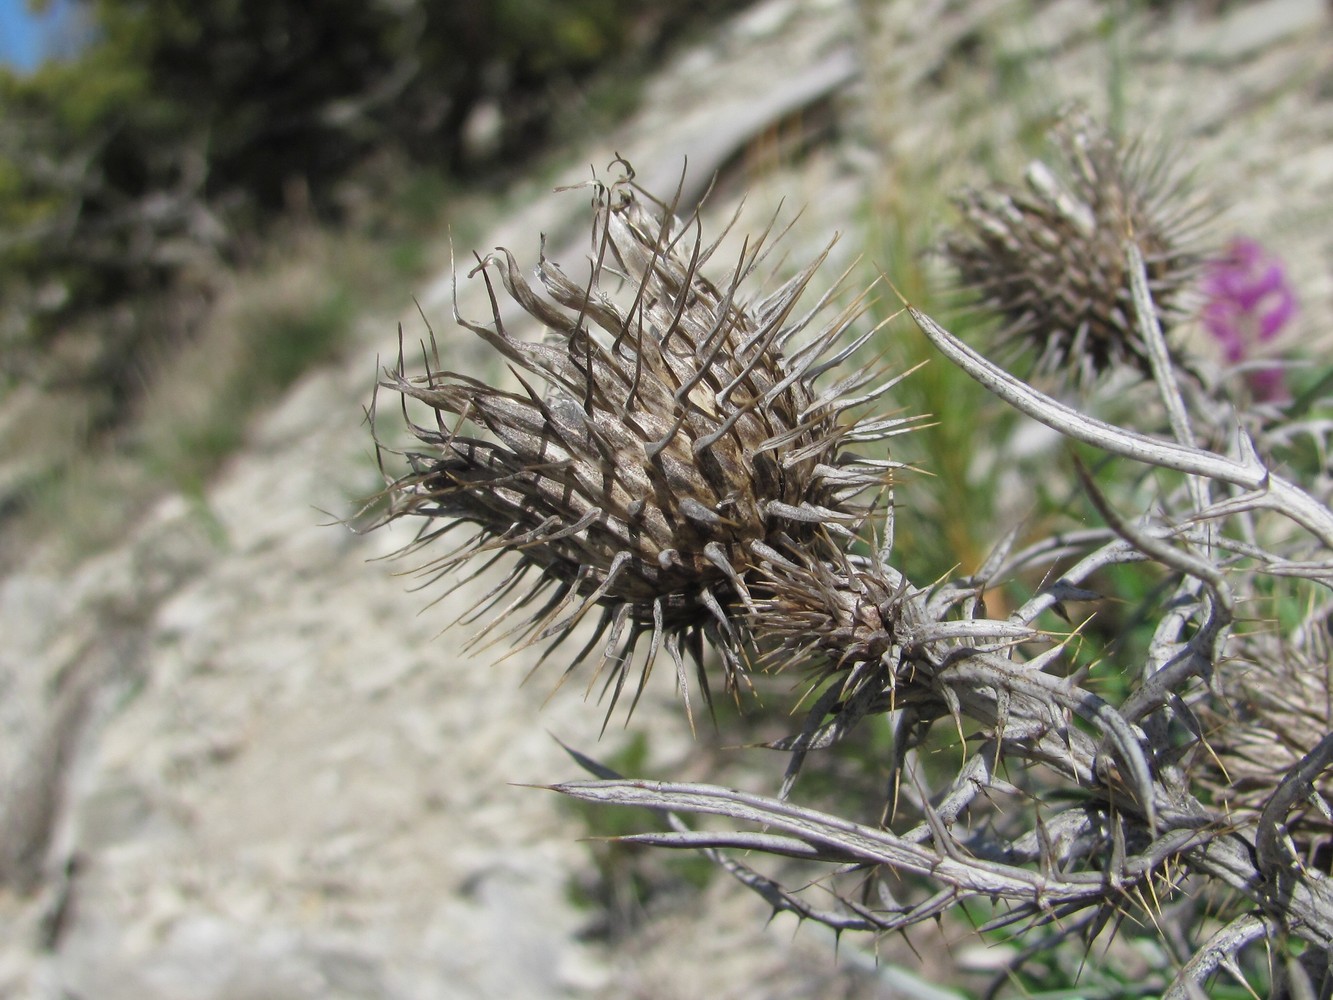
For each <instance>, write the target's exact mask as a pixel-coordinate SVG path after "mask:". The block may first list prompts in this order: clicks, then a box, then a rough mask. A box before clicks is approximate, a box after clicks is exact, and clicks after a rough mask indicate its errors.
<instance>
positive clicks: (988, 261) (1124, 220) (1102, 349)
mask: <svg viewBox="0 0 1333 1000" xmlns="http://www.w3.org/2000/svg"><path fill="white" fill-rule="evenodd" d="M1053 137H1054V140H1055V147H1056V154H1057V156H1056V160H1055V165H1054V168H1052V167H1051V166H1048V165H1047V164H1045V163H1042V162H1040V161H1038V162H1034V163H1033V164H1032V165H1031V166H1029V167H1028V171H1027V177H1026V187H1025V188H1018V187H1013V186H1009V185H996V186H994V187H991V188H987V189H985V190H980V191H967V192H965V193H964V194H962V195H961V196H960V197H959V198H958V199H957V204H958V208H959V210H960V212H961V213H962V217H963V221H962V225H961V226H960V227H959V228H958V229H957V230H956V231H954V232H952V233H951V234H949V235H948V236H947V237H946V239H945V241H944V251H945V254H946V256H947V257H948V258H949V259H950V261H951V262H952V263H953V265H954V267H955V269H956V270H957V272H958V275H959V277H960V279H961V281H962V283H963V284H964V286H965V287H967V288H969V289H971V290H972V291H974V292H975V293H976V295H977V296H978V298H979V300H980V304H981V306H982V307H983V308H985V309H989V310H993V311H994V312H995V313H996V314H997V315H998V316H999V317H1000V319H1001V322H1002V329H1001V337H1002V339H1003V340H1004V341H1005V343H1007V344H1015V345H1021V346H1024V347H1027V348H1030V349H1031V350H1032V352H1033V353H1034V354H1035V357H1036V370H1037V371H1038V372H1040V373H1042V374H1056V375H1060V376H1064V377H1069V376H1072V377H1073V379H1074V380H1075V381H1077V382H1080V383H1082V384H1086V383H1088V382H1090V381H1091V380H1093V379H1094V378H1095V377H1096V376H1098V375H1101V374H1103V373H1104V372H1106V371H1107V370H1108V369H1109V368H1111V367H1113V366H1119V365H1130V366H1132V367H1134V368H1137V369H1139V370H1140V371H1142V372H1143V373H1145V374H1147V373H1148V372H1149V371H1150V364H1149V361H1148V353H1147V347H1146V345H1145V344H1143V342H1142V340H1141V338H1140V337H1139V335H1138V331H1137V328H1136V324H1135V317H1134V308H1133V300H1132V296H1131V294H1130V286H1129V276H1128V271H1127V266H1126V261H1125V241H1126V240H1127V239H1133V240H1134V241H1135V242H1136V243H1137V244H1138V247H1139V250H1140V252H1141V253H1142V254H1143V258H1144V261H1145V263H1146V265H1147V271H1148V283H1149V290H1150V291H1151V292H1152V295H1153V301H1154V303H1155V304H1156V306H1157V309H1158V312H1159V316H1158V318H1159V320H1160V321H1161V322H1162V324H1163V328H1164V329H1168V328H1169V327H1170V325H1171V321H1172V320H1173V319H1175V318H1176V307H1177V306H1178V305H1179V300H1180V294H1181V292H1182V291H1183V290H1184V288H1185V287H1186V286H1188V285H1189V284H1190V283H1191V282H1192V281H1193V280H1194V278H1195V276H1196V275H1197V273H1198V270H1199V267H1200V262H1201V260H1202V255H1201V253H1199V252H1198V251H1197V249H1195V248H1193V243H1194V240H1195V238H1196V235H1197V230H1198V227H1199V225H1200V224H1201V223H1202V221H1203V219H1204V214H1205V213H1204V212H1203V210H1202V207H1201V205H1200V203H1199V202H1198V201H1197V200H1196V199H1193V198H1191V197H1190V196H1189V195H1188V193H1187V191H1186V189H1185V186H1184V185H1183V184H1182V183H1181V182H1179V181H1177V180H1174V179H1173V178H1172V171H1171V170H1170V169H1169V165H1168V162H1167V159H1166V157H1165V156H1164V155H1160V154H1159V155H1154V154H1153V153H1151V152H1150V151H1149V150H1147V149H1146V148H1145V147H1144V146H1142V145H1140V144H1124V143H1121V142H1119V141H1117V140H1116V139H1115V138H1114V137H1112V136H1111V135H1110V134H1108V133H1107V132H1106V131H1105V130H1104V129H1102V128H1100V127H1099V126H1097V125H1096V124H1094V123H1093V122H1092V121H1091V120H1090V119H1088V118H1087V117H1086V116H1084V115H1080V114H1075V115H1071V116H1069V117H1067V118H1065V119H1063V120H1062V122H1061V124H1060V125H1058V126H1057V127H1056V129H1055V130H1054V134H1053Z"/></svg>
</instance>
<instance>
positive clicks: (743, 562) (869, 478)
mask: <svg viewBox="0 0 1333 1000" xmlns="http://www.w3.org/2000/svg"><path fill="white" fill-rule="evenodd" d="M623 166H625V168H626V176H624V177H622V178H620V179H618V180H616V181H615V182H614V183H612V184H610V185H609V186H607V185H603V184H601V183H597V184H596V185H595V192H596V194H595V198H594V225H593V241H592V269H591V276H590V278H589V280H588V281H587V283H586V284H584V283H576V282H574V281H571V280H570V279H569V278H568V277H567V276H566V274H565V272H564V271H562V270H561V269H560V267H559V266H557V265H556V264H555V263H553V262H552V261H550V260H548V259H547V258H546V257H545V254H544V252H543V254H542V256H541V259H540V262H539V265H538V267H537V279H538V281H539V283H540V285H541V288H542V290H543V291H544V293H545V295H542V294H540V293H539V292H538V291H537V290H536V289H535V288H534V287H533V286H532V285H530V284H529V283H528V281H527V280H526V279H525V278H524V277H523V275H522V273H521V271H520V269H519V267H518V265H517V263H516V261H515V259H514V256H513V255H512V254H511V253H510V252H509V251H507V250H498V251H496V252H495V253H492V254H490V255H489V256H487V257H485V258H484V259H481V260H480V262H479V264H478V266H477V267H476V268H475V269H474V271H473V272H472V275H473V276H476V275H480V276H481V278H482V280H484V281H485V283H486V288H487V291H488V293H489V294H490V298H491V302H492V317H491V320H490V322H488V323H476V322H471V321H468V320H465V319H463V318H462V317H461V316H459V315H458V314H457V309H455V318H456V320H457V321H458V322H459V323H460V324H461V325H462V326H464V327H466V328H467V329H469V330H471V331H472V332H473V333H475V334H476V335H477V336H478V337H480V338H481V339H482V340H484V341H485V342H486V343H487V344H489V345H490V346H491V347H493V348H494V349H495V351H497V352H498V353H499V355H501V356H502V357H503V358H504V359H506V360H507V361H508V362H509V367H510V370H511V371H512V372H513V374H514V376H515V381H516V382H517V386H516V387H515V388H500V387H497V386H492V385H489V384H487V383H485V382H483V381H480V380H478V379H476V378H473V377H471V376H468V375H463V374H459V373H457V372H449V371H440V370H434V369H432V370H429V371H427V372H426V373H425V374H423V375H417V376H409V375H408V374H407V372H406V371H405V370H404V367H403V365H402V363H401V361H400V363H399V366H398V368H397V369H396V370H392V371H388V372H386V378H385V380H384V381H383V383H382V385H383V386H385V387H387V388H389V389H392V390H394V391H397V392H399V393H401V394H402V395H403V397H406V398H411V399H414V400H418V401H420V402H421V403H424V404H425V405H426V406H427V407H429V408H430V410H431V411H433V412H434V415H435V424H434V426H433V427H426V426H420V425H417V424H412V425H411V426H412V430H413V432H414V433H415V436H416V437H417V439H418V440H419V442H420V444H421V445H424V446H425V447H424V448H419V449H417V450H413V451H409V452H407V453H406V458H407V461H408V463H409V465H410V471H409V472H408V473H407V474H406V475H403V476H401V477H400V478H398V479H396V480H395V481H393V482H392V483H391V485H390V486H389V488H388V491H387V492H388V495H389V499H390V504H389V509H388V513H387V514H386V515H385V519H386V520H392V519H394V518H398V517H403V516H408V515H412V516H418V517H423V518H425V519H427V520H426V522H425V525H424V526H423V528H422V532H421V534H420V535H419V536H418V540H417V542H415V543H414V544H413V545H412V546H411V547H410V548H411V549H412V550H417V549H419V548H420V546H422V545H424V544H425V543H426V542H429V541H432V540H434V539H435V538H436V537H437V536H439V535H441V534H444V533H445V532H447V531H449V530H451V529H452V528H453V527H454V526H455V525H457V524H460V523H468V524H471V525H473V526H475V531H474V533H472V534H471V536H470V537H468V538H467V539H466V540H465V541H464V542H462V543H461V544H460V545H458V546H457V547H455V548H453V549H452V550H450V551H448V552H446V553H445V554H443V555H441V556H440V557H438V558H437V559H436V560H434V561H433V562H432V563H431V564H430V565H429V566H428V567H427V569H428V570H429V572H430V573H431V574H432V575H442V574H444V573H446V572H450V571H453V570H454V569H456V568H458V567H459V566H460V565H461V564H463V563H464V562H465V561H467V560H469V559H472V558H474V557H477V556H479V555H482V554H486V553H508V554H509V555H511V556H512V557H513V566H514V569H513V572H512V574H511V575H510V576H509V577H507V578H505V579H504V580H503V581H502V582H501V584H500V585H499V586H498V587H497V588H496V589H495V590H494V591H492V592H491V593H490V594H488V595H486V597H485V598H483V599H482V601H481V602H480V605H479V607H478V609H477V611H476V613H475V614H474V615H473V616H471V617H472V619H473V620H477V619H482V618H485V617H487V616H490V621H489V623H488V624H486V625H484V626H483V628H482V632H481V635H486V634H487V633H489V632H495V631H496V630H501V632H502V634H503V635H504V636H508V637H510V638H511V639H513V640H515V641H517V642H519V643H528V642H540V641H544V640H553V643H552V647H551V648H554V647H555V646H556V645H558V644H559V643H560V642H562V641H563V640H565V639H566V638H568V637H569V636H570V635H571V633H572V632H573V631H574V629H575V626H576V625H578V624H579V622H580V621H582V620H583V619H584V618H585V617H587V616H588V615H589V614H590V613H592V612H594V611H596V612H597V624H596V627H595V629H594V630H593V632H592V635H591V638H589V639H588V640H587V644H586V645H585V646H584V647H583V649H582V651H581V652H579V653H578V654H577V655H576V656H575V657H574V658H573V663H572V664H571V667H570V669H571V670H572V669H573V666H574V665H576V664H578V663H579V662H580V661H582V660H584V659H586V658H588V657H589V656H590V655H593V656H595V657H596V659H597V661H598V665H597V668H596V672H597V673H601V672H602V670H603V669H605V668H608V667H609V670H610V672H609V674H608V675H607V682H608V684H611V690H612V695H611V707H614V705H615V703H616V699H617V698H618V697H619V696H620V694H621V691H622V689H623V686H624V683H625V679H626V675H627V673H628V672H629V667H630V664H631V661H632V660H633V659H634V655H633V654H634V652H635V649H636V647H637V646H638V644H639V641H640V640H641V639H644V638H646V639H647V640H648V649H647V653H646V656H645V657H644V661H643V672H642V678H644V679H646V677H647V675H648V672H649V671H650V670H651V669H652V665H653V662H654V660H655V659H656V657H657V655H658V653H659V651H660V650H661V649H662V648H665V649H666V650H667V652H668V653H669V654H670V656H671V657H672V659H673V661H674V663H675V666H676V671H677V676H678V679H679V682H680V684H681V686H682V690H683V693H684V694H685V695H686V700H687V705H688V691H689V686H688V682H687V676H686V671H685V669H684V660H685V657H686V655H688V656H689V657H690V658H691V659H693V660H694V662H695V664H696V667H697V670H698V676H699V682H700V686H701V688H702V690H703V693H704V696H705V698H707V697H708V682H707V678H706V676H705V675H704V673H703V665H702V658H703V652H702V650H703V645H704V642H705V641H707V642H708V643H709V644H710V645H712V646H714V647H715V648H717V649H718V650H719V651H720V652H721V654H722V659H723V666H724V671H725V673H724V679H725V681H726V684H727V686H728V688H733V689H734V687H735V686H736V685H737V684H738V682H739V681H740V680H741V678H742V677H743V673H744V664H745V656H746V654H745V648H746V640H747V628H746V624H745V622H746V615H745V614H744V608H745V606H746V605H747V604H748V603H749V602H750V595H749V592H748V587H747V583H746V579H747V576H748V575H749V574H750V573H751V570H752V568H753V566H754V562H755V555H754V553H755V551H756V550H757V549H760V550H762V548H763V547H764V546H765V545H766V544H768V543H769V542H770V541H773V540H777V539H780V540H781V542H782V544H784V545H786V544H792V545H798V546H802V547H804V548H806V549H807V550H808V551H810V552H812V553H819V552H824V551H833V550H835V549H836V548H837V544H838V542H837V541H836V539H837V537H838V536H839V535H841V536H848V535H850V534H852V533H854V532H855V531H856V530H857V528H858V527H859V526H860V524H861V522H862V521H863V520H864V519H865V518H866V516H867V515H868V513H869V512H870V510H871V509H872V508H873V506H874V500H875V498H876V497H877V496H878V495H879V494H880V492H881V491H882V488H883V487H884V486H885V485H886V483H887V481H888V476H889V475H890V470H891V468H892V463H891V462H889V461H888V460H887V459H884V458H879V459H875V458H861V457H857V456H856V455H854V454H852V453H851V452H850V451H848V450H847V449H848V447H849V446H851V445H855V444H860V443H867V442H870V443H873V442H877V441H879V440H881V439H883V438H885V437H887V436H889V435H892V434H894V433H896V432H898V431H899V430H902V429H904V428H905V427H906V426H907V425H908V423H909V421H907V420H904V419H894V418H890V419H856V418H854V417H853V416H851V415H849V412H848V411H850V410H854V409H855V408H857V407H859V406H861V405H863V404H865V403H868V402H870V401H872V400H875V399H877V398H878V397H879V396H880V394H881V393H883V392H884V391H886V390H887V389H888V388H889V387H890V386H891V385H892V384H893V381H894V380H888V381H886V382H885V383H884V384H883V385H880V386H878V387H877V388H873V389H869V390H868V391H866V390H867V387H868V386H869V385H870V384H871V383H872V382H873V381H874V380H875V378H876V374H875V373H874V372H873V371H868V370H866V369H865V368H861V369H858V370H856V371H854V372H852V373H851V374H850V375H845V376H842V377H840V378H835V379H833V380H832V382H831V383H830V384H828V385H827V386H824V387H821V386H820V384H819V383H821V382H822V380H821V376H823V375H824V374H825V373H826V372H831V371H832V370H833V369H834V368H836V367H837V366H838V365H839V364H840V363H841V362H842V361H844V360H845V359H846V358H847V357H849V356H850V355H851V354H852V353H853V352H854V351H855V350H856V349H857V348H858V347H860V346H861V345H862V344H863V343H864V342H865V341H866V339H868V338H869V336H870V335H871V334H870V333H869V332H867V333H865V334H863V335H862V336H860V337H858V338H855V339H852V340H851V342H850V343H848V342H846V340H847V338H846V336H845V335H846V332H847V330H848V328H849V326H850V325H851V323H852V322H853V321H854V320H855V319H856V318H858V316H859V315H860V313H861V312H862V310H863V304H864V302H863V297H862V298H858V300H857V301H856V302H853V303H852V304H851V305H849V306H847V307H845V308H843V309H842V310H840V311H837V312H835V313H834V315H832V316H831V317H830V318H829V319H828V320H827V321H826V322H824V323H823V325H820V326H816V325H815V324H814V321H815V319H816V318H817V317H819V316H821V315H823V313H824V312H825V311H826V306H827V305H828V302H829V300H830V295H831V293H830V295H826V296H825V297H824V298H822V299H821V300H820V301H819V302H818V303H817V304H816V305H815V306H814V307H813V308H811V309H809V310H807V311H806V312H803V313H800V314H798V313H797V312H796V307H797V304H798V300H799V299H800V298H801V295H802V293H803V292H804V291H805V290H806V288H807V286H808V285H809V283H810V281H811V279H812V278H813V276H814V275H815V273H816V270H817V269H818V267H819V266H820V264H821V263H822V262H823V260H824V259H825V257H826V255H827V253H828V250H827V248H826V249H825V250H824V252H823V253H822V254H820V255H819V257H818V258H816V259H815V260H814V261H813V262H812V263H811V264H810V265H809V266H808V267H806V268H805V269H804V270H802V271H801V272H800V273H798V274H797V275H796V276H795V277H793V278H791V279H790V280H788V281H787V282H786V283H784V284H782V285H781V286H780V287H777V288H776V289H775V290H773V291H771V292H770V293H769V294H767V295H764V296H762V297H756V298H751V297H750V296H749V295H748V294H747V291H746V287H747V282H748V281H749V279H750V278H751V276H752V274H753V273H754V272H755V270H756V268H757V266H758V264H759V263H760V262H761V260H762V258H763V256H764V254H765V253H766V252H767V243H768V241H769V236H770V231H771V227H770V230H765V231H764V232H763V233H762V234H760V235H759V236H758V237H757V238H755V239H753V240H747V241H746V243H745V246H744V248H743V250H742V252H741V254H740V257H739V260H737V261H736V263H735V265H734V267H732V268H731V269H730V271H729V272H725V273H724V276H723V277H722V280H721V281H720V282H719V283H714V282H713V281H712V280H710V279H709V278H708V277H706V276H705V273H704V272H705V268H706V267H708V266H709V265H710V264H711V263H712V258H713V256H714V254H715V252H716V250H717V247H718V243H717V242H714V243H711V244H705V243H704V241H703V237H702V235H701V232H700V226H699V223H698V220H697V218H695V219H691V220H690V221H689V222H683V221H681V220H680V219H678V218H676V217H675V215H674V213H673V211H672V210H671V209H670V208H669V207H668V206H665V205H662V204H660V203H656V202H654V201H653V200H652V199H651V198H650V197H649V196H647V195H646V194H645V193H644V192H642V191H641V190H640V189H638V188H637V187H636V186H635V185H634V184H633V181H632V176H633V175H632V172H630V171H629V170H628V167H627V165H623ZM496 278H498V279H499V284H500V286H501V287H502V288H503V290H504V292H505V293H506V294H507V295H508V297H509V298H510V299H512V300H513V302H514V303H516V304H517V305H518V306H519V307H520V308H521V309H522V310H523V311H524V312H526V313H527V314H528V315H529V316H531V317H533V318H534V319H536V320H537V321H538V322H539V323H540V324H541V326H542V327H543V328H544V330H545V335H544V337H543V338H542V339H541V340H540V341H536V342H528V341H524V340H520V339H518V338H517V337H515V336H514V335H513V334H512V333H511V332H510V330H509V329H508V328H507V324H506V321H505V320H504V319H503V318H502V310H501V308H500V306H499V293H498V289H497V288H496V287H495V279H496ZM872 332H873V331H872ZM549 652H550V649H548V650H547V653H546V654H544V655H543V659H544V658H545V655H549ZM594 676H596V674H594ZM642 683H643V681H642V679H641V680H640V683H639V688H638V691H639V692H641V691H642ZM637 698H638V694H637V693H636V694H635V700H636V701H637ZM631 708H632V706H631ZM608 715H609V710H608Z"/></svg>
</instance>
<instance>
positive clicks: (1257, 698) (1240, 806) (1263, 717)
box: [1200, 621, 1333, 872]
mask: <svg viewBox="0 0 1333 1000" xmlns="http://www.w3.org/2000/svg"><path fill="white" fill-rule="evenodd" d="M1233 646H1234V647H1235V648H1234V650H1232V651H1231V652H1233V653H1234V655H1233V656H1232V657H1231V658H1229V659H1227V660H1225V661H1223V662H1222V663H1221V664H1219V665H1218V670H1217V673H1218V679H1219V681H1220V683H1221V689H1222V693H1223V699H1222V702H1221V709H1220V710H1219V709H1212V710H1210V711H1206V712H1202V713H1200V714H1201V718H1202V720H1203V722H1204V723H1205V725H1206V726H1207V727H1208V737H1207V738H1208V744H1209V747H1210V748H1211V749H1212V753H1213V755H1214V756H1212V757H1211V758H1209V759H1207V760H1206V761H1205V763H1207V764H1210V765H1211V767H1210V769H1209V770H1208V771H1207V772H1206V773H1205V774H1203V775H1202V783H1203V784H1204V785H1205V786H1206V787H1209V788H1210V789H1211V791H1212V793H1213V796H1214V798H1215V800H1216V801H1217V802H1218V804H1219V805H1221V806H1222V807H1223V808H1225V809H1226V810H1227V811H1228V812H1229V813H1230V815H1231V817H1232V818H1233V819H1234V820H1235V821H1236V822H1238V823H1241V824H1248V823H1253V822H1255V821H1256V820H1257V819H1258V817H1259V814H1260V813H1261V812H1262V811H1263V808H1264V806H1265V805H1267V804H1268V800H1269V798H1270V797H1271V796H1272V794H1273V792H1274V791H1275V790H1276V789H1277V787H1278V784H1279V783H1280V782H1281V780H1282V778H1283V777H1284V776H1285V775H1286V774H1287V773H1288V772H1289V771H1290V770H1291V769H1292V768H1293V767H1295V766H1296V765H1297V764H1299V763H1300V761H1301V759H1302V758H1303V757H1304V756H1305V755H1306V754H1307V753H1308V752H1309V751H1310V750H1312V749H1313V748H1314V747H1315V745H1316V744H1317V743H1318V742H1319V741H1320V740H1321V739H1323V738H1324V736H1325V734H1327V733H1329V732H1333V641H1330V636H1329V630H1328V622H1326V621H1323V622H1317V623H1315V624H1314V625H1313V626H1311V627H1309V628H1308V629H1307V630H1306V631H1305V633H1304V635H1303V637H1302V639H1301V640H1300V641H1299V642H1298V643H1292V642H1284V641H1282V640H1281V639H1280V638H1278V637H1276V636H1273V635H1246V636H1242V637H1240V638H1238V639H1237V640H1233ZM1315 792H1316V794H1317V795H1318V796H1320V797H1321V798H1322V799H1323V800H1324V802H1325V803H1327V804H1328V805H1329V807H1330V808H1333V780H1330V779H1329V778H1328V776H1327V775H1325V776H1324V777H1323V778H1321V779H1320V780H1319V781H1318V782H1316V785H1315ZM1282 821H1284V822H1285V823H1286V826H1287V831H1288V833H1289V834H1290V836H1291V840H1292V843H1293V844H1294V846H1295V847H1296V850H1297V851H1298V852H1299V855H1300V859H1301V861H1302V862H1304V863H1306V864H1310V865H1313V866H1315V867H1317V868H1319V869H1320V870H1322V871H1324V872H1329V871H1331V870H1333V817H1330V816H1329V815H1326V814H1324V813H1323V812H1322V811H1321V809H1319V808H1317V807H1316V804H1315V803H1313V802H1312V801H1307V802H1306V803H1305V804H1303V806H1302V807H1301V808H1300V809H1299V810H1298V812H1297V813H1296V814H1294V815H1292V816H1287V817H1282Z"/></svg>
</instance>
